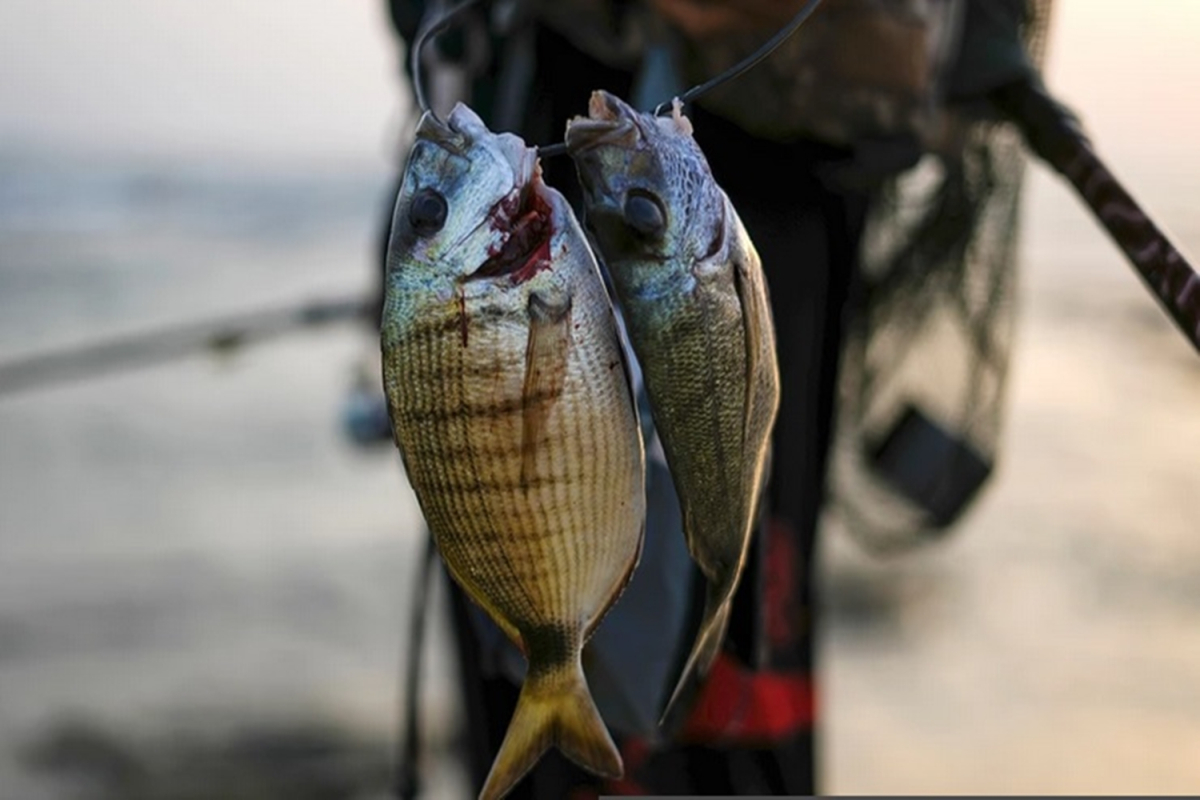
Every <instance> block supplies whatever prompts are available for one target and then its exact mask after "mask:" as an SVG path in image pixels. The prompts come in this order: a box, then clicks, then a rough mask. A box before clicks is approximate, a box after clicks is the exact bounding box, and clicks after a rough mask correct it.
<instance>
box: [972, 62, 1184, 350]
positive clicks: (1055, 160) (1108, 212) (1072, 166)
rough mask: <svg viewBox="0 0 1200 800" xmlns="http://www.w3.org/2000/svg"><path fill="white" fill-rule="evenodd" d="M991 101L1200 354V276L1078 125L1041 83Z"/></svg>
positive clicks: (1007, 90)
mask: <svg viewBox="0 0 1200 800" xmlns="http://www.w3.org/2000/svg"><path fill="white" fill-rule="evenodd" d="M991 98H992V102H993V103H994V104H995V105H996V107H997V108H998V109H999V110H1000V111H1001V112H1003V113H1004V114H1005V115H1006V116H1007V117H1008V118H1009V119H1011V120H1012V121H1013V122H1014V123H1016V125H1017V127H1018V128H1020V130H1021V133H1022V135H1023V136H1024V137H1025V140H1026V142H1027V143H1028V144H1029V147H1030V148H1031V149H1032V150H1033V151H1034V152H1035V153H1036V154H1037V155H1038V157H1040V158H1041V159H1042V160H1043V161H1045V162H1046V163H1047V164H1049V165H1050V166H1051V167H1053V168H1054V169H1055V170H1056V171H1057V172H1058V173H1059V174H1060V175H1062V176H1063V177H1064V178H1066V180H1067V182H1068V183H1070V184H1071V186H1073V187H1074V189H1075V190H1076V192H1077V193H1078V194H1079V196H1080V198H1082V200H1083V202H1084V204H1085V205H1087V207H1088V208H1089V209H1090V210H1091V212H1092V214H1093V215H1094V216H1095V217H1096V219H1097V220H1098V221H1099V222H1100V225H1101V227H1103V228H1104V229H1105V230H1106V231H1107V232H1108V235H1109V236H1110V237H1111V238H1112V240H1113V241H1114V242H1115V243H1116V244H1117V246H1118V247H1120V248H1121V251H1122V252H1123V253H1124V254H1125V257H1126V258H1127V259H1128V260H1129V263H1130V264H1131V265H1132V266H1133V268H1134V269H1135V270H1136V271H1137V273H1138V275H1139V276H1140V277H1141V278H1142V281H1143V283H1144V284H1145V286H1146V287H1147V288H1148V289H1149V291H1150V293H1151V294H1153V295H1154V297H1155V298H1156V299H1157V300H1158V302H1159V305H1161V306H1162V308H1163V310H1164V311H1166V313H1167V315H1168V316H1169V317H1170V318H1171V320H1172V321H1173V322H1174V323H1175V325H1176V327H1178V328H1179V331H1180V332H1181V333H1182V334H1183V335H1184V337H1185V338H1186V339H1187V340H1188V341H1189V342H1191V344H1192V347H1193V348H1195V350H1196V352H1197V353H1198V354H1200V275H1197V273H1196V269H1195V268H1194V267H1193V266H1192V265H1191V264H1189V263H1188V261H1187V259H1186V258H1184V256H1183V255H1182V254H1181V253H1180V252H1179V250H1178V249H1177V248H1176V247H1175V245H1173V244H1172V243H1171V241H1170V239H1168V238H1167V236H1166V234H1164V233H1163V232H1162V230H1161V229H1160V228H1159V227H1158V226H1157V225H1156V224H1155V223H1154V220H1152V219H1151V218H1150V216H1149V215H1148V214H1147V213H1146V212H1145V211H1144V210H1143V209H1142V207H1141V205H1139V204H1138V202H1137V201H1136V200H1134V199H1133V197H1132V195H1130V193H1129V192H1128V191H1127V190H1126V189H1125V187H1124V186H1123V185H1122V184H1121V182H1120V181H1118V180H1117V178H1116V177H1115V176H1114V175H1113V174H1112V172H1111V171H1110V170H1109V169H1108V167H1107V166H1105V164H1104V162H1103V161H1102V160H1101V158H1100V156H1099V155H1098V154H1097V153H1096V150H1095V149H1094V148H1093V146H1092V144H1091V142H1090V141H1089V140H1088V138H1087V137H1086V135H1085V134H1084V132H1083V130H1082V129H1081V126H1080V125H1079V122H1078V120H1077V119H1076V118H1075V117H1074V116H1073V115H1072V114H1071V113H1070V112H1069V111H1068V110H1067V109H1066V107H1065V106H1064V105H1063V104H1061V103H1059V102H1058V101H1057V100H1055V99H1054V98H1053V97H1052V96H1051V95H1050V93H1049V92H1048V91H1047V90H1046V88H1045V86H1043V85H1042V84H1041V82H1040V81H1035V80H1021V81H1017V82H1014V83H1010V84H1008V85H1006V86H1003V87H1000V88H999V89H997V90H996V91H994V92H993V93H992V95H991Z"/></svg>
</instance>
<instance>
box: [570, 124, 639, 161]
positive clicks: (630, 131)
mask: <svg viewBox="0 0 1200 800" xmlns="http://www.w3.org/2000/svg"><path fill="white" fill-rule="evenodd" d="M641 133H642V132H641V130H640V129H639V127H638V125H637V123H636V122H634V121H633V120H631V119H617V120H607V119H605V120H600V119H591V118H588V117H579V118H577V119H574V120H572V121H571V124H570V125H568V126H567V137H566V142H567V149H568V150H570V151H571V152H572V153H575V154H576V155H578V154H580V153H586V152H588V151H589V150H594V149H596V148H597V147H601V146H603V145H613V146H616V147H627V148H630V149H632V148H634V147H636V146H637V145H638V142H639V141H640V140H641V138H642V136H641Z"/></svg>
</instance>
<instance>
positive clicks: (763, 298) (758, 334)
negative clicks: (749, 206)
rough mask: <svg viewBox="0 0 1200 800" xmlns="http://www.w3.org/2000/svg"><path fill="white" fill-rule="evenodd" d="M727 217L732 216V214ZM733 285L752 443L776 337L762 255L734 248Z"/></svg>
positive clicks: (747, 432) (746, 427) (745, 431)
mask: <svg viewBox="0 0 1200 800" xmlns="http://www.w3.org/2000/svg"><path fill="white" fill-rule="evenodd" d="M726 213H727V214H729V213H732V212H730V211H727V212H726ZM733 253H734V258H733V285H734V288H735V289H736V291H737V294H738V300H739V301H740V303H741V307H742V326H743V340H744V342H745V347H746V408H745V424H744V427H743V429H742V435H743V437H744V439H745V440H746V441H749V438H750V434H751V428H752V427H753V425H754V423H755V418H756V416H757V410H758V404H759V402H760V400H761V399H762V398H760V397H759V396H758V395H759V392H760V391H761V385H762V381H761V380H760V379H759V370H761V369H763V367H764V364H763V363H762V360H763V358H764V356H765V354H766V352H767V349H766V346H765V345H768V344H769V343H768V342H765V341H764V338H765V337H768V336H771V335H773V330H774V324H773V323H772V320H771V305H770V300H769V299H768V296H767V287H766V283H765V282H764V280H763V275H762V270H761V269H759V265H758V254H757V253H755V252H754V251H753V250H752V249H751V250H749V251H747V250H746V249H745V248H744V247H741V246H738V247H735V248H733Z"/></svg>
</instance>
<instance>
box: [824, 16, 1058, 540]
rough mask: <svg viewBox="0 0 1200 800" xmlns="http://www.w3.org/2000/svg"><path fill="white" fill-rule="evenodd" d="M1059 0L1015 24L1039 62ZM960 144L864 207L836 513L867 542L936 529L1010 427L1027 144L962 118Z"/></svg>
mask: <svg viewBox="0 0 1200 800" xmlns="http://www.w3.org/2000/svg"><path fill="white" fill-rule="evenodd" d="M1051 5H1052V0H1031V2H1029V3H1028V15H1027V18H1026V21H1025V24H1024V27H1023V29H1022V38H1023V41H1024V44H1025V47H1026V52H1027V53H1028V56H1029V60H1030V61H1031V62H1032V63H1033V64H1034V65H1035V66H1036V67H1038V68H1040V66H1041V64H1042V63H1043V60H1044V52H1045V44H1046V38H1047V34H1048V30H1049V23H1050V15H1051ZM959 131H960V132H959V134H958V139H957V144H956V146H954V147H948V148H945V149H944V150H942V151H941V152H937V153H931V154H928V155H926V156H925V157H924V158H923V160H922V161H921V163H920V164H919V165H918V166H917V167H915V168H914V169H912V170H909V171H907V172H905V173H904V174H902V175H900V176H899V177H897V178H895V179H893V180H891V181H890V182H889V183H888V184H887V186H886V187H885V189H884V191H883V192H881V193H880V196H879V200H878V202H877V203H876V204H875V206H874V208H873V209H872V211H871V214H870V217H869V219H868V222H867V227H866V232H865V235H864V242H863V245H862V252H861V267H862V279H861V280H862V283H861V286H860V287H859V290H858V292H857V293H856V302H855V304H854V308H853V314H852V317H851V319H850V320H849V322H848V330H847V341H846V345H845V349H844V351H843V370H842V378H841V381H842V383H841V386H840V398H839V400H840V402H839V406H838V427H837V429H836V431H835V434H834V440H833V445H832V448H833V449H832V452H831V454H830V500H831V503H830V507H831V510H832V511H833V512H834V514H835V515H836V517H837V518H838V519H839V520H840V521H841V522H842V523H843V525H844V527H845V528H846V529H847V530H848V531H849V533H850V534H851V535H852V536H853V537H854V538H855V539H856V540H857V541H858V542H859V543H860V544H863V545H864V546H866V548H867V549H868V550H870V551H873V552H875V553H878V554H890V553H896V552H903V551H907V550H911V549H913V548H915V547H918V546H920V545H922V544H928V543H931V542H935V541H938V540H940V539H942V538H944V537H945V536H946V535H947V533H948V532H950V531H952V530H954V529H955V527H956V523H957V522H959V521H960V520H961V519H962V518H963V515H964V514H966V512H967V511H968V510H969V509H970V508H971V507H972V505H973V503H974V502H975V500H977V499H978V497H979V495H980V492H981V490H982V488H983V487H984V486H986V485H987V483H988V480H989V478H990V476H991V475H992V474H993V471H994V465H995V463H996V460H997V454H998V451H999V449H1000V442H1001V437H1002V434H1003V431H1004V422H1005V400H1006V396H1007V385H1008V376H1009V367H1010V364H1011V360H1012V346H1013V338H1014V336H1013V333H1014V326H1015V322H1016V315H1017V307H1016V304H1015V302H1014V301H1015V293H1016V289H1017V285H1018V264H1017V258H1016V256H1017V244H1018V236H1017V232H1018V212H1019V208H1020V199H1021V193H1022V188H1023V185H1024V175H1025V167H1026V154H1025V152H1024V151H1023V146H1022V140H1021V137H1020V134H1019V133H1018V131H1017V130H1016V128H1015V126H1013V125H1011V124H1009V123H1007V122H1004V121H1000V120H997V119H994V118H985V117H983V116H974V117H971V116H968V117H966V118H961V117H960V119H959Z"/></svg>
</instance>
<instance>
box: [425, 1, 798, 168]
mask: <svg viewBox="0 0 1200 800" xmlns="http://www.w3.org/2000/svg"><path fill="white" fill-rule="evenodd" d="M480 2H482V0H463V2H461V3H459V4H458V5H456V6H454V7H453V8H451V9H450V10H449V11H447V12H446V13H445V14H443V15H442V16H440V17H438V18H437V19H436V20H433V21H432V22H431V23H430V24H429V25H427V26H426V27H425V28H424V29H423V30H422V31H421V33H420V34H419V35H418V36H417V38H416V41H415V42H413V46H412V53H411V54H410V58H411V62H412V75H413V88H414V89H415V91H416V95H417V105H418V106H419V107H420V109H421V111H422V112H426V111H428V112H430V113H433V112H432V110H431V109H430V107H429V102H428V98H426V96H425V86H424V83H425V81H424V73H423V71H422V70H421V52H422V51H423V50H424V49H425V45H426V43H427V42H428V41H430V40H431V39H432V38H433V37H435V36H437V35H438V34H440V33H442V32H443V31H445V30H446V28H448V27H449V26H450V25H451V23H453V22H454V21H455V20H456V19H458V17H460V16H461V15H462V14H463V12H465V11H467V10H468V9H470V8H471V7H473V6H475V5H477V4H479V3H480ZM821 2H822V0H808V2H807V3H805V4H804V7H803V8H801V9H800V10H799V11H798V12H796V15H795V16H794V17H792V18H791V20H789V21H788V23H787V24H786V25H784V26H783V27H782V28H780V29H779V30H778V31H776V32H775V34H774V35H773V36H771V38H770V39H768V40H767V41H765V42H763V44H762V45H761V46H760V47H759V48H758V49H757V50H755V51H754V52H753V53H751V54H750V55H748V56H746V57H745V58H744V59H742V60H741V61H739V62H738V63H737V64H734V65H733V66H732V67H730V68H729V69H727V70H725V71H724V72H722V73H721V74H720V75H717V76H716V77H714V78H711V79H709V80H707V81H705V82H704V83H701V84H699V85H697V86H693V87H692V88H691V89H688V90H687V91H686V92H684V93H683V94H681V95H678V97H674V98H671V99H670V100H664V101H663V102H661V103H659V104H658V105H657V106H655V108H654V115H655V116H660V115H662V113H663V112H664V111H666V110H667V109H669V108H670V107H671V106H672V105H673V104H674V101H675V100H676V99H678V100H679V102H680V103H682V104H683V105H687V104H688V103H691V102H692V101H694V100H695V99H696V98H698V97H700V96H701V95H705V94H707V93H708V92H711V91H712V90H713V89H715V88H717V87H718V86H721V85H722V84H725V83H728V82H729V81H731V80H733V79H734V78H738V77H741V76H742V75H743V74H745V73H746V72H748V71H749V70H751V69H753V68H754V67H755V66H757V65H758V64H759V63H760V62H761V61H762V60H763V59H765V58H767V57H768V56H770V55H771V54H772V53H774V52H775V51H776V50H777V49H778V48H779V46H780V45H782V44H783V43H784V42H786V41H787V40H788V39H789V38H790V37H791V36H792V35H793V34H794V33H795V32H796V31H798V30H799V29H800V26H801V25H803V24H804V23H805V22H807V21H808V18H809V17H811V16H812V14H813V12H814V11H816V10H817V7H818V6H820V5H821ZM436 116H437V115H436V114H434V117H436ZM566 152H567V145H566V143H565V142H556V143H555V144H548V145H544V146H542V147H539V148H538V156H539V157H541V158H552V157H554V156H560V155H563V154H564V153H566Z"/></svg>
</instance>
